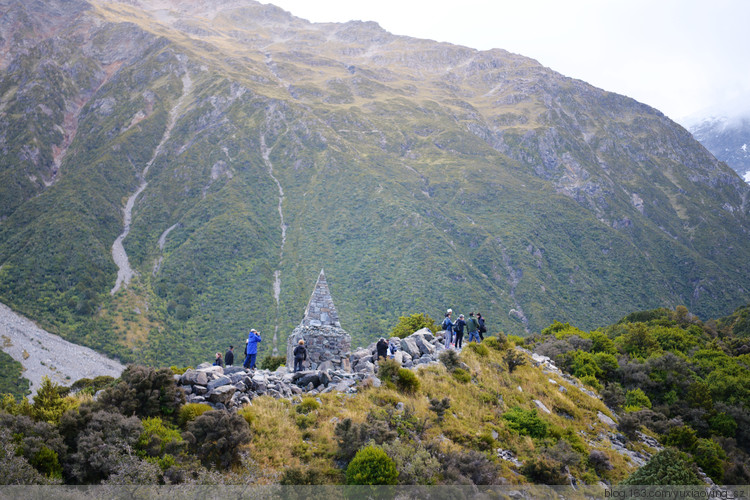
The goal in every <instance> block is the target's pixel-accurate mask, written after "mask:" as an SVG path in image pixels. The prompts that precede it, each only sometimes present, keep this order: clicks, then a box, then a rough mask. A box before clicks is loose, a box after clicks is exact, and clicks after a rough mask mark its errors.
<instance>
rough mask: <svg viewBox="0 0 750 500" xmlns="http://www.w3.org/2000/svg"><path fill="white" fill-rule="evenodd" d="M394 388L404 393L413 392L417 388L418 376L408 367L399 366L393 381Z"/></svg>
mask: <svg viewBox="0 0 750 500" xmlns="http://www.w3.org/2000/svg"><path fill="white" fill-rule="evenodd" d="M394 383H395V384H396V389H398V390H399V391H401V392H403V393H404V394H414V393H415V392H417V391H418V390H419V385H420V383H419V378H418V377H417V375H416V374H415V373H414V372H413V371H412V370H409V369H408V368H399V369H398V372H397V374H396V379H395V381H394Z"/></svg>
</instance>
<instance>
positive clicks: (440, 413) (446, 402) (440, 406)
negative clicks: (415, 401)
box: [430, 398, 451, 422]
mask: <svg viewBox="0 0 750 500" xmlns="http://www.w3.org/2000/svg"><path fill="white" fill-rule="evenodd" d="M450 407H451V400H450V399H449V398H443V399H442V400H440V399H435V398H430V410H431V411H434V412H435V414H436V415H437V421H438V422H442V421H443V418H445V412H446V411H447V410H448V408H450Z"/></svg>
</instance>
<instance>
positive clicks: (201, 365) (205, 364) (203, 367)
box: [195, 361, 213, 370]
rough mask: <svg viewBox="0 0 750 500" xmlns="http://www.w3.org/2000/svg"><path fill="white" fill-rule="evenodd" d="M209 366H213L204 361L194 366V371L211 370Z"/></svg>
mask: <svg viewBox="0 0 750 500" xmlns="http://www.w3.org/2000/svg"><path fill="white" fill-rule="evenodd" d="M211 366H213V365H212V364H211V363H209V362H208V361H206V362H205V363H201V364H199V365H198V366H196V367H195V369H196V370H204V369H206V368H211Z"/></svg>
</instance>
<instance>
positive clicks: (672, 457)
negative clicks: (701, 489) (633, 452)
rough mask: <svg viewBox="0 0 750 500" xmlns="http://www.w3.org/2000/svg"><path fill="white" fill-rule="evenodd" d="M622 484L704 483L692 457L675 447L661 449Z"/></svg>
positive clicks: (666, 484) (669, 484)
mask: <svg viewBox="0 0 750 500" xmlns="http://www.w3.org/2000/svg"><path fill="white" fill-rule="evenodd" d="M620 484H622V485H653V486H674V485H688V484H703V481H701V480H700V479H699V478H698V474H697V473H696V470H695V466H694V465H693V463H692V462H691V461H690V458H689V457H688V456H687V455H685V454H684V453H681V452H679V451H678V450H675V449H674V448H666V449H664V450H663V451H660V452H659V453H657V454H656V455H654V456H653V457H651V460H649V461H648V463H647V464H646V465H644V466H643V467H641V468H640V469H638V470H637V471H635V472H634V473H633V474H631V475H630V477H628V478H627V479H626V480H625V481H623V482H622V483H620Z"/></svg>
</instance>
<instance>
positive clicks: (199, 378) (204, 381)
mask: <svg viewBox="0 0 750 500" xmlns="http://www.w3.org/2000/svg"><path fill="white" fill-rule="evenodd" d="M194 384H195V385H202V386H204V387H205V386H207V385H208V375H207V374H206V372H198V373H197V374H196V375H195V382H194Z"/></svg>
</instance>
